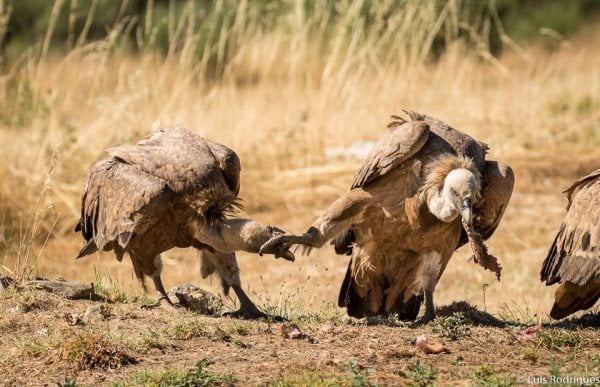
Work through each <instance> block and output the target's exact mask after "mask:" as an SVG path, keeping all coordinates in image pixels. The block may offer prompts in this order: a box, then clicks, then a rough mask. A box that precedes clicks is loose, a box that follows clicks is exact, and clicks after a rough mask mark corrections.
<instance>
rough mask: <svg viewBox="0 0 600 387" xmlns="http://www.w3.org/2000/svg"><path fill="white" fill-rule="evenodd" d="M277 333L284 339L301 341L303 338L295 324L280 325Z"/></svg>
mask: <svg viewBox="0 0 600 387" xmlns="http://www.w3.org/2000/svg"><path fill="white" fill-rule="evenodd" d="M279 333H280V334H281V336H282V337H283V338H285V339H301V338H303V337H304V334H302V331H300V328H298V325H296V324H291V323H290V324H288V323H286V324H281V325H280V326H279Z"/></svg>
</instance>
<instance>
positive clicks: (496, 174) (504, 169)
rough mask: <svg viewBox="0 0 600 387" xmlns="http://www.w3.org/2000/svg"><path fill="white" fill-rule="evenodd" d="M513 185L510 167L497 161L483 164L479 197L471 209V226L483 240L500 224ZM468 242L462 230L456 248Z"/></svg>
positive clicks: (513, 178) (513, 179)
mask: <svg viewBox="0 0 600 387" xmlns="http://www.w3.org/2000/svg"><path fill="white" fill-rule="evenodd" d="M514 183H515V176H514V174H513V171H512V168H511V167H509V166H508V165H506V164H503V163H501V162H498V161H486V162H485V168H484V170H483V173H482V174H481V185H482V188H481V197H480V198H479V200H478V201H477V203H476V204H475V206H474V208H473V214H474V217H473V226H474V228H475V231H477V232H478V233H480V234H481V237H482V238H483V239H484V240H486V239H488V238H489V237H491V236H492V234H493V233H494V231H496V228H497V227H498V225H499V224H500V220H502V216H503V215H504V211H505V210H506V207H507V206H508V202H509V200H510V197H511V195H512V190H513V186H514ZM468 241H469V239H468V237H467V233H466V232H465V230H463V231H462V234H461V236H460V240H459V242H458V246H457V248H458V247H460V246H462V245H464V244H466V243H468Z"/></svg>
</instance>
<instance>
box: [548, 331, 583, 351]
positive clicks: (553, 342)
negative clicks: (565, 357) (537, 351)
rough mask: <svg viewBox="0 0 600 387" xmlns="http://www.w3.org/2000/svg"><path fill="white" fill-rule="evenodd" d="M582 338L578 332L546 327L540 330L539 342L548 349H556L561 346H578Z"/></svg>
mask: <svg viewBox="0 0 600 387" xmlns="http://www.w3.org/2000/svg"><path fill="white" fill-rule="evenodd" d="M581 340H582V338H581V336H580V335H579V334H577V332H572V331H563V330H559V329H545V330H542V331H540V332H539V335H538V337H537V344H538V346H541V347H544V348H546V349H549V350H555V349H558V348H561V347H578V346H579V345H580V344H581Z"/></svg>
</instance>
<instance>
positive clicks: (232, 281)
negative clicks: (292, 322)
mask: <svg viewBox="0 0 600 387" xmlns="http://www.w3.org/2000/svg"><path fill="white" fill-rule="evenodd" d="M199 255H200V273H201V274H202V278H206V277H207V276H209V275H211V274H216V275H217V276H218V277H219V278H220V279H221V284H222V285H223V292H224V293H225V294H226V295H227V291H228V290H229V288H230V287H231V288H233V291H234V292H235V295H236V296H237V298H238V300H239V301H240V308H239V309H238V310H236V311H234V312H227V313H225V315H226V316H231V317H240V318H246V319H255V318H261V317H267V315H266V314H264V313H263V312H261V311H260V310H259V309H258V308H257V307H256V305H255V304H254V303H253V302H252V300H250V298H249V297H248V296H247V295H246V293H245V292H244V290H243V289H242V286H241V281H240V269H239V266H238V264H237V258H236V256H235V254H234V253H222V252H220V251H216V250H213V251H210V250H208V249H202V250H200V253H199Z"/></svg>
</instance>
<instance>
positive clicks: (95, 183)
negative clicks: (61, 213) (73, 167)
mask: <svg viewBox="0 0 600 387" xmlns="http://www.w3.org/2000/svg"><path fill="white" fill-rule="evenodd" d="M172 197H173V191H172V190H171V189H170V188H169V187H168V185H167V184H166V182H165V181H163V180H161V179H160V178H158V177H156V176H152V175H149V174H148V173H145V172H143V171H141V170H140V169H139V168H137V167H135V166H133V165H130V164H126V163H122V162H120V161H119V160H116V159H112V158H110V159H106V160H103V161H100V162H99V163H97V164H96V165H95V166H94V167H93V168H92V171H91V172H90V174H89V176H88V179H87V181H86V184H85V188H84V192H83V196H82V209H81V220H80V226H79V228H80V230H81V232H82V234H83V237H84V239H85V241H86V242H85V243H84V248H83V249H82V251H81V252H80V256H84V255H87V254H90V253H92V252H94V251H96V249H91V248H90V243H91V242H93V243H94V244H95V245H96V248H97V249H98V250H104V249H105V248H106V249H110V248H117V247H119V248H120V249H125V248H126V247H127V244H128V243H129V241H130V239H131V237H132V235H134V234H135V233H138V234H141V233H144V232H145V231H146V230H147V229H148V228H149V227H151V226H152V225H154V224H155V222H156V221H158V219H159V218H160V217H161V216H162V214H163V213H164V211H165V210H166V209H167V208H168V207H169V206H170V205H171V199H172ZM84 250H85V251H84Z"/></svg>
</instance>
